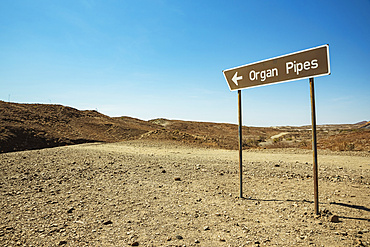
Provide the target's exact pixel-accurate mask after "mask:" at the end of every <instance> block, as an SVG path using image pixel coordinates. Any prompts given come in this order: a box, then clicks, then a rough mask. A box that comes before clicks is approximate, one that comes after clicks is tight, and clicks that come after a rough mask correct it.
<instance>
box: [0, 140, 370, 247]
mask: <svg viewBox="0 0 370 247" xmlns="http://www.w3.org/2000/svg"><path fill="white" fill-rule="evenodd" d="M243 155H244V156H243V157H244V172H243V182H244V184H243V186H244V191H243V196H244V198H243V199H241V198H239V170H238V169H239V168H238V167H239V166H238V153H237V151H227V150H220V149H202V148H194V147H189V146H184V145H179V144H174V143H164V142H147V141H145V142H144V141H131V142H122V143H114V144H83V145H76V146H67V147H59V148H50V149H43V150H33V151H23V152H14V153H5V154H0V170H1V173H0V193H1V194H0V198H1V202H0V207H1V212H0V216H1V223H0V243H1V245H2V246H370V232H369V230H370V185H369V184H370V175H369V174H370V173H369V171H370V158H369V155H368V154H367V153H340V154H338V153H333V152H327V151H325V152H320V154H319V201H320V211H321V214H320V215H319V216H316V215H315V214H314V205H313V180H312V154H311V153H310V152H307V151H303V152H302V151H299V150H294V149H289V150H262V151H250V150H249V151H245V152H244V154H243Z"/></svg>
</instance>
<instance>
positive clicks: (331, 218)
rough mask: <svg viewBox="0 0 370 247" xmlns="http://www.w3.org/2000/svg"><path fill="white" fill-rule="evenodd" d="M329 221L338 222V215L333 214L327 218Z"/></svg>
mask: <svg viewBox="0 0 370 247" xmlns="http://www.w3.org/2000/svg"><path fill="white" fill-rule="evenodd" d="M329 221H330V222H333V223H338V222H339V217H338V215H333V216H331V217H330V218H329Z"/></svg>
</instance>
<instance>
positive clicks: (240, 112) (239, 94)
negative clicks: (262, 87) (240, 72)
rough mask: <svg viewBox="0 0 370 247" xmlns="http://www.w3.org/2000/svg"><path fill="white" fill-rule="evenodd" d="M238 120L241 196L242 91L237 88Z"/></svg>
mask: <svg viewBox="0 0 370 247" xmlns="http://www.w3.org/2000/svg"><path fill="white" fill-rule="evenodd" d="M238 120H239V179H240V182H239V183H240V194H239V197H240V198H243V138H242V92H241V90H238Z"/></svg>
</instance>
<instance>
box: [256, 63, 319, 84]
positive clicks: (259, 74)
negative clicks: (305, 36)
mask: <svg viewBox="0 0 370 247" xmlns="http://www.w3.org/2000/svg"><path fill="white" fill-rule="evenodd" d="M318 67H319V63H318V61H317V59H313V60H312V61H311V62H310V61H305V62H303V63H297V61H294V62H287V63H286V64H285V68H286V70H285V72H286V74H289V73H290V72H292V70H293V72H294V73H296V74H297V75H299V73H300V72H301V71H303V70H310V69H317V68H318ZM278 75H279V70H278V68H273V69H267V70H262V71H254V70H251V71H250V72H249V80H251V81H254V80H260V81H265V80H266V79H267V78H270V77H274V76H278Z"/></svg>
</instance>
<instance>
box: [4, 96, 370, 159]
mask: <svg viewBox="0 0 370 247" xmlns="http://www.w3.org/2000/svg"><path fill="white" fill-rule="evenodd" d="M369 123H370V122H366V121H365V122H364V123H362V122H361V123H357V124H353V125H351V124H345V125H321V126H318V130H319V131H318V135H319V137H320V136H322V137H323V138H324V139H320V138H319V148H330V149H338V150H347V149H351V150H369V151H370V144H369V140H370V131H369ZM309 128H310V126H302V127H290V126H285V127H270V128H264V127H246V126H243V147H244V148H279V147H299V148H310V145H311V144H310V138H311V132H310V131H309ZM358 129H363V131H360V132H358V131H357V132H356V133H352V132H351V131H349V130H358ZM343 131H344V132H343ZM283 132H284V135H281V133H283ZM237 135H238V126H237V125H235V124H227V123H210V122H193V121H181V120H168V119H163V118H158V119H153V120H149V121H144V120H140V119H136V118H132V117H109V116H106V115H104V114H101V113H99V112H97V111H91V110H85V111H80V110H77V109H75V108H72V107H67V106H62V105H49V104H19V103H9V102H4V101H0V153H2V152H11V151H20V150H29V149H39V148H47V147H56V146H64V145H72V144H81V143H89V142H118V141H125V140H137V139H142V140H148V141H177V142H182V143H186V144H191V145H198V146H203V147H217V148H225V149H237V148H238V138H237ZM274 136H279V138H274V140H272V139H271V137H274ZM333 138H334V139H333ZM320 141H321V143H320ZM336 143H340V147H339V146H338V145H339V144H338V145H336Z"/></svg>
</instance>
